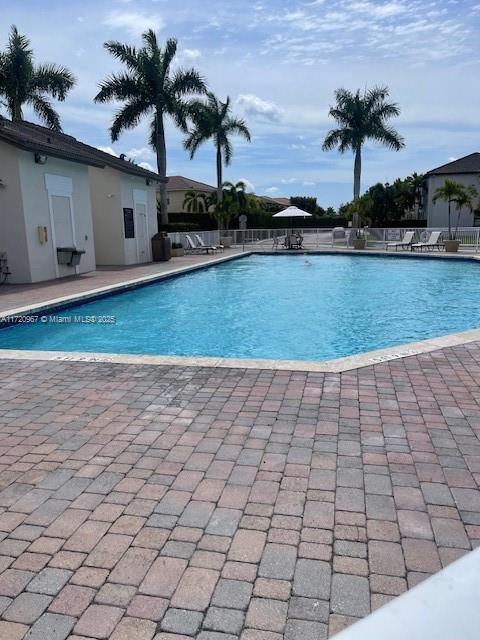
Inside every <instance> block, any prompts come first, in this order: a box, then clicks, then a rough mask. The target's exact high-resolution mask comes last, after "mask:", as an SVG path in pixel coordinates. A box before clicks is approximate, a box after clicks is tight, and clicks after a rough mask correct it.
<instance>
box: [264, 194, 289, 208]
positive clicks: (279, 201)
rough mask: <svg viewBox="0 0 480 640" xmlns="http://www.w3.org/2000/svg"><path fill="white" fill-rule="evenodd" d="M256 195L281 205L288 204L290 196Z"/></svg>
mask: <svg viewBox="0 0 480 640" xmlns="http://www.w3.org/2000/svg"><path fill="white" fill-rule="evenodd" d="M258 197H259V198H262V200H266V201H267V202H274V203H275V204H278V205H280V206H281V207H289V206H290V198H272V197H271V196H258Z"/></svg>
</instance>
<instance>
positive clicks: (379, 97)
mask: <svg viewBox="0 0 480 640" xmlns="http://www.w3.org/2000/svg"><path fill="white" fill-rule="evenodd" d="M388 96H389V90H388V88H387V87H373V89H367V90H365V91H364V92H363V93H361V92H360V90H357V91H356V92H355V93H352V92H351V91H348V90H347V89H337V91H335V101H336V104H335V106H334V107H331V108H330V111H329V115H330V116H331V117H332V118H334V120H336V122H337V123H338V125H339V127H338V128H337V129H332V130H331V131H329V132H328V134H327V136H326V138H325V140H324V142H323V147H322V148H323V149H324V151H329V150H331V149H334V148H335V147H338V150H339V151H340V153H345V151H348V150H350V151H353V153H354V155H355V165H354V179H353V199H354V200H356V199H357V198H358V197H359V195H360V179H361V173H362V147H363V145H364V143H365V142H366V141H367V140H375V141H377V142H380V143H381V144H383V145H384V146H386V147H388V148H389V149H393V150H394V151H399V150H400V149H402V148H403V147H404V146H405V143H404V140H403V138H402V137H401V136H400V134H399V133H398V132H397V131H396V130H395V129H394V128H393V127H391V126H390V125H388V120H389V119H390V118H393V117H396V116H398V115H400V107H399V106H398V105H397V104H396V103H393V102H388V101H387V98H388ZM354 226H355V220H354Z"/></svg>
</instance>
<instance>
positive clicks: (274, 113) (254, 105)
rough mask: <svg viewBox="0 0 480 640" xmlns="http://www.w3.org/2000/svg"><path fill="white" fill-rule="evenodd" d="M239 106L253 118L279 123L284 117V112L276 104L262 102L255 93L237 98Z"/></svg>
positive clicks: (244, 94)
mask: <svg viewBox="0 0 480 640" xmlns="http://www.w3.org/2000/svg"><path fill="white" fill-rule="evenodd" d="M237 104H239V105H240V106H242V107H243V109H244V111H245V113H246V114H247V115H249V116H252V117H258V118H263V119H265V120H270V121H278V120H280V117H281V115H282V110H281V109H280V108H279V107H277V105H276V104H274V103H273V102H267V101H266V100H262V99H261V98H259V97H258V96H256V95H255V94H253V93H241V94H240V95H239V96H238V98H237Z"/></svg>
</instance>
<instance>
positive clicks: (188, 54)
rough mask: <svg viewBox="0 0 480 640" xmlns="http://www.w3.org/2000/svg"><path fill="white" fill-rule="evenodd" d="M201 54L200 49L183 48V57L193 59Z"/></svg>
mask: <svg viewBox="0 0 480 640" xmlns="http://www.w3.org/2000/svg"><path fill="white" fill-rule="evenodd" d="M201 55H202V52H201V51H200V49H184V50H183V56H184V57H185V58H190V59H191V60H195V58H200V57H201Z"/></svg>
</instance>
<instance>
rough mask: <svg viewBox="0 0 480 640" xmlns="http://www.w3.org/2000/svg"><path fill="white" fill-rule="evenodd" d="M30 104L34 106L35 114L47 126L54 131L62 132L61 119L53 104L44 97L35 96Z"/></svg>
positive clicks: (31, 98) (30, 100)
mask: <svg viewBox="0 0 480 640" xmlns="http://www.w3.org/2000/svg"><path fill="white" fill-rule="evenodd" d="M28 102H29V103H30V104H31V105H32V107H33V110H34V112H35V114H36V115H37V116H38V117H39V118H40V120H42V122H44V123H45V125H46V126H47V127H48V128H49V129H52V130H53V131H61V130H62V127H61V126H60V117H59V115H58V113H57V112H56V111H55V109H54V108H53V107H52V105H51V103H50V102H49V101H48V100H47V99H46V98H44V97H43V96H42V95H39V94H34V95H32V96H31V97H30V98H29V99H28Z"/></svg>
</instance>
